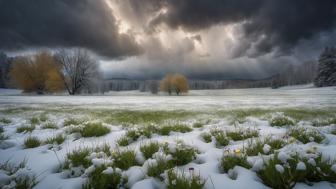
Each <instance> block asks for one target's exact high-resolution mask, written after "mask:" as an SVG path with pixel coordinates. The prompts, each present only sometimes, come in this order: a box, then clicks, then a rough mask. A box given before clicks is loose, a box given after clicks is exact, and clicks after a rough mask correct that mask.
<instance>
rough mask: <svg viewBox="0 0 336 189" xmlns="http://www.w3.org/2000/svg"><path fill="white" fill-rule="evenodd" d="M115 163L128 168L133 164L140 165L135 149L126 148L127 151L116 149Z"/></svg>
mask: <svg viewBox="0 0 336 189" xmlns="http://www.w3.org/2000/svg"><path fill="white" fill-rule="evenodd" d="M112 158H113V160H114V161H113V165H114V166H116V167H118V168H120V169H122V170H127V169H128V168H130V167H132V166H136V165H138V163H137V161H136V153H135V151H133V150H125V151H120V150H117V151H114V152H112Z"/></svg>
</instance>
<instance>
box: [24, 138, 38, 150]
mask: <svg viewBox="0 0 336 189" xmlns="http://www.w3.org/2000/svg"><path fill="white" fill-rule="evenodd" d="M40 145H41V141H40V139H38V138H37V137H28V138H26V139H25V141H24V146H25V148H36V147H38V146H40Z"/></svg>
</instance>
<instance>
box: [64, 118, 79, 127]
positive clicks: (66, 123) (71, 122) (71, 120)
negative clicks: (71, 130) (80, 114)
mask: <svg viewBox="0 0 336 189" xmlns="http://www.w3.org/2000/svg"><path fill="white" fill-rule="evenodd" d="M83 122H84V121H83V120H80V119H74V118H68V119H66V120H64V122H63V126H70V125H79V124H82V123H83Z"/></svg>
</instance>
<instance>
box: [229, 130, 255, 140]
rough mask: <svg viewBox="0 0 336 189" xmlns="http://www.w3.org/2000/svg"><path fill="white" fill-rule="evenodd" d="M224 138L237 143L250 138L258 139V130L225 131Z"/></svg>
mask: <svg viewBox="0 0 336 189" xmlns="http://www.w3.org/2000/svg"><path fill="white" fill-rule="evenodd" d="M226 136H228V137H230V138H231V139H232V140H234V141H237V140H245V139H248V138H252V137H258V136H259V132H258V130H255V129H246V130H242V129H237V130H235V131H227V132H226Z"/></svg>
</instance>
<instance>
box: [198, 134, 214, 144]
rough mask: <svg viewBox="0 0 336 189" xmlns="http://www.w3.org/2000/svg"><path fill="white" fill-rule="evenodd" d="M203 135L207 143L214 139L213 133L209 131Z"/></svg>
mask: <svg viewBox="0 0 336 189" xmlns="http://www.w3.org/2000/svg"><path fill="white" fill-rule="evenodd" d="M201 137H202V139H203V141H204V142H206V143H209V142H211V141H212V135H211V134H209V133H202V134H201Z"/></svg>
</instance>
